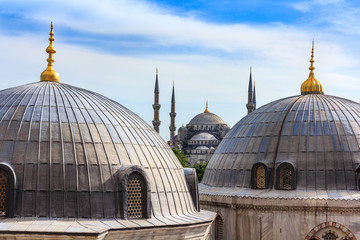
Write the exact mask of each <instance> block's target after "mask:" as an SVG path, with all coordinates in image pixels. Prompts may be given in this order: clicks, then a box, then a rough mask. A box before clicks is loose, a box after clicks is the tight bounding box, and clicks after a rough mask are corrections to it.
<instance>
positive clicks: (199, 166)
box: [192, 163, 207, 183]
mask: <svg viewBox="0 0 360 240" xmlns="http://www.w3.org/2000/svg"><path fill="white" fill-rule="evenodd" d="M206 166H207V163H196V164H194V166H192V167H193V168H195V170H196V175H197V178H198V182H199V183H200V182H201V180H202V179H203V176H204V172H205V168H206Z"/></svg>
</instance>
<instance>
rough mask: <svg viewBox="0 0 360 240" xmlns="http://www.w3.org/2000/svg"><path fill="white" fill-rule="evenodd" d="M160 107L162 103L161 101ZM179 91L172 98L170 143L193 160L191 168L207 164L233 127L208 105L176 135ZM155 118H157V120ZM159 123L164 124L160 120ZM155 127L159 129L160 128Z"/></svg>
mask: <svg viewBox="0 0 360 240" xmlns="http://www.w3.org/2000/svg"><path fill="white" fill-rule="evenodd" d="M154 98H155V99H159V89H158V76H157V74H156V81H155V95H154ZM157 104H158V105H159V103H158V102H157ZM246 108H247V110H248V113H251V112H252V111H254V110H255V109H256V94H255V84H253V82H252V69H251V68H250V77H249V87H248V102H247V104H246ZM154 116H158V111H156V110H155V108H154ZM175 117H176V112H175V89H174V85H173V89H172V96H171V112H170V120H171V121H170V127H169V130H170V140H169V141H168V144H169V145H170V146H172V147H176V148H178V149H181V150H182V151H183V152H184V154H185V155H186V157H187V158H188V160H189V163H190V165H191V166H193V165H194V164H196V163H207V162H208V161H209V160H210V158H211V156H212V155H213V154H214V152H215V150H216V148H217V146H218V145H219V143H220V142H221V140H222V139H223V138H224V137H225V135H226V134H227V132H228V131H229V130H230V127H229V126H228V125H227V124H225V122H224V121H223V119H222V118H221V117H219V116H218V115H216V114H214V113H211V112H210V111H209V109H208V102H206V109H205V111H204V112H203V113H200V114H198V115H196V116H195V117H194V118H193V119H191V121H190V122H189V123H188V124H186V126H182V127H180V128H179V130H178V134H177V135H175V131H176V126H175ZM154 119H155V118H154ZM157 122H160V120H159V118H157ZM153 126H154V128H155V129H157V127H158V126H157V125H156V124H154V121H153Z"/></svg>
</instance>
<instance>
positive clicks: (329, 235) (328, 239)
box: [322, 230, 338, 240]
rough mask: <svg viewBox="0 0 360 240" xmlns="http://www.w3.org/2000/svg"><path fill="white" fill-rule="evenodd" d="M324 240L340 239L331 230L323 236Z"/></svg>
mask: <svg viewBox="0 0 360 240" xmlns="http://www.w3.org/2000/svg"><path fill="white" fill-rule="evenodd" d="M322 237H323V239H324V240H336V239H338V236H337V235H336V234H335V232H333V231H331V230H329V231H327V232H326V233H324V235H323V236H322Z"/></svg>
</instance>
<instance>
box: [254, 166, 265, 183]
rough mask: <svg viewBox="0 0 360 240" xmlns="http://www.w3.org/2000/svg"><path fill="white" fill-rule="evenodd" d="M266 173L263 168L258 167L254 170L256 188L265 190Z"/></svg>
mask: <svg viewBox="0 0 360 240" xmlns="http://www.w3.org/2000/svg"><path fill="white" fill-rule="evenodd" d="M265 179H266V172H265V168H264V166H261V165H260V166H258V167H257V168H256V170H255V181H256V188H259V189H264V188H265Z"/></svg>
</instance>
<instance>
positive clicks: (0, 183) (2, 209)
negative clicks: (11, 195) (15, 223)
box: [0, 169, 9, 216]
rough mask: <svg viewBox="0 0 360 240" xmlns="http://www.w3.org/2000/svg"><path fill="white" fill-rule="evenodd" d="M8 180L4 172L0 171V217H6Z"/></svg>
mask: <svg viewBox="0 0 360 240" xmlns="http://www.w3.org/2000/svg"><path fill="white" fill-rule="evenodd" d="M8 182H9V181H8V178H7V174H6V172H5V171H4V170H2V169H1V170H0V216H5V215H6V210H7V199H8V196H7V193H8V186H9V183H8Z"/></svg>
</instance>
